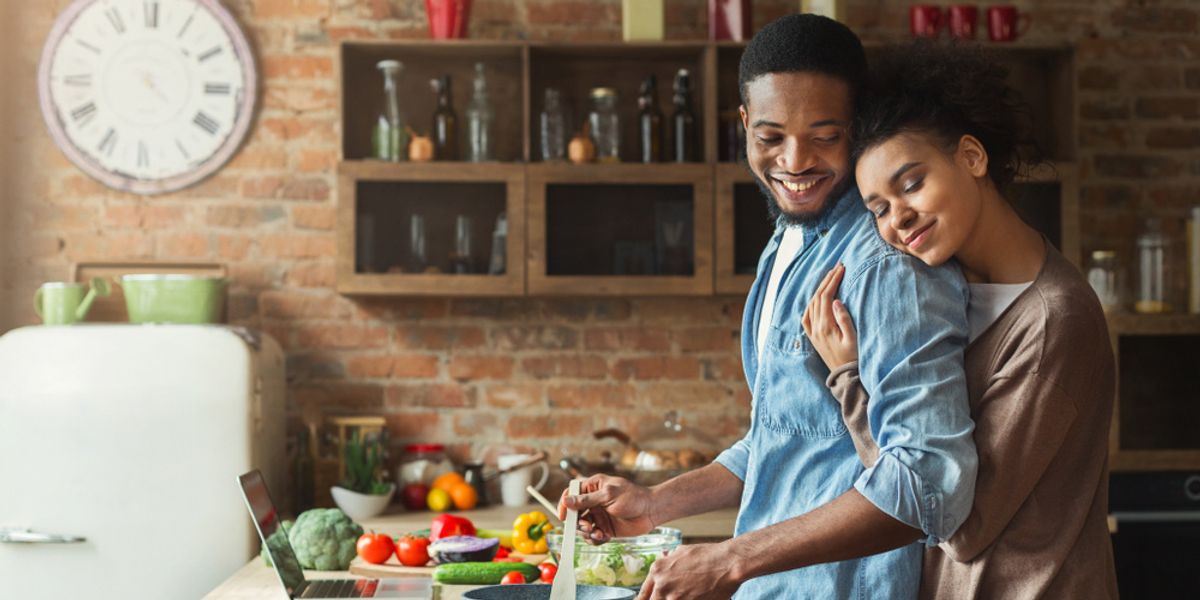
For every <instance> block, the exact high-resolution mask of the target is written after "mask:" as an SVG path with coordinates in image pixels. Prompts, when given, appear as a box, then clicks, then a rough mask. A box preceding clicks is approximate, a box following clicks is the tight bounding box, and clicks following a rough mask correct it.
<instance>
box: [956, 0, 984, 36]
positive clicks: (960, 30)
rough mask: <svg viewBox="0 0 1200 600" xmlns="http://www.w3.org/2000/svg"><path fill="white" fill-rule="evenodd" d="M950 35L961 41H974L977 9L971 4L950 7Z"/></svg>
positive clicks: (977, 17) (977, 15) (977, 16)
mask: <svg viewBox="0 0 1200 600" xmlns="http://www.w3.org/2000/svg"><path fill="white" fill-rule="evenodd" d="M948 13H949V15H950V35H952V36H954V37H956V38H958V39H961V40H973V39H975V23H976V22H977V21H978V20H979V9H978V8H976V7H975V6H974V5H972V4H956V5H954V6H951V7H950V9H949V11H948Z"/></svg>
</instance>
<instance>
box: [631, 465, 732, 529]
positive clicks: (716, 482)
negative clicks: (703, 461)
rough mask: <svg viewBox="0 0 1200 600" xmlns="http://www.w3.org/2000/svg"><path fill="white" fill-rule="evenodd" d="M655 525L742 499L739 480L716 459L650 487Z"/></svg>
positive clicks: (652, 516) (728, 506)
mask: <svg viewBox="0 0 1200 600" xmlns="http://www.w3.org/2000/svg"><path fill="white" fill-rule="evenodd" d="M650 495H651V509H650V510H651V511H652V512H651V518H650V520H651V522H653V523H654V525H655V526H658V525H662V524H663V523H669V522H671V521H674V520H675V519H682V518H684V517H690V516H692V515H700V514H704V513H706V512H709V511H713V510H717V509H721V508H734V507H737V506H738V505H739V503H741V500H742V480H741V479H738V478H737V476H736V475H734V474H733V473H730V472H729V469H726V468H725V467H723V466H721V465H720V464H718V463H712V464H710V465H708V466H706V467H703V468H700V469H696V470H695V471H689V472H687V473H684V474H683V475H680V476H678V477H674V478H672V479H670V480H668V481H664V482H663V483H660V484H658V485H656V486H654V487H653V488H650Z"/></svg>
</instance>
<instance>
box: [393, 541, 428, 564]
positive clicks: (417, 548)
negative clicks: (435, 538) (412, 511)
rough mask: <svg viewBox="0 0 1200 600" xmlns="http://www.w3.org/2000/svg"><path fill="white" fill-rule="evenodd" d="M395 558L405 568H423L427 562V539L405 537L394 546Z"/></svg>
mask: <svg viewBox="0 0 1200 600" xmlns="http://www.w3.org/2000/svg"><path fill="white" fill-rule="evenodd" d="M396 558H398V559H400V564H402V565H404V566H406V567H423V566H425V563H427V562H429V538H419V537H413V536H411V535H406V536H404V537H402V538H400V543H398V544H396Z"/></svg>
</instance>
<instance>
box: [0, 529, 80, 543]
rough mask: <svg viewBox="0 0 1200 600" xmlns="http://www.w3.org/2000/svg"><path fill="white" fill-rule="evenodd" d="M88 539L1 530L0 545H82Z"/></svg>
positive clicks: (76, 536) (29, 531)
mask: <svg viewBox="0 0 1200 600" xmlns="http://www.w3.org/2000/svg"><path fill="white" fill-rule="evenodd" d="M86 541H87V538H85V537H83V536H78V535H57V534H53V533H37V532H35V531H32V530H30V529H26V528H20V529H15V528H13V529H0V543H5V544H81V543H83V542H86Z"/></svg>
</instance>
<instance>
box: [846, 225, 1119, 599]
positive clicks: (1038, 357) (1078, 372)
mask: <svg viewBox="0 0 1200 600" xmlns="http://www.w3.org/2000/svg"><path fill="white" fill-rule="evenodd" d="M964 360H965V368H966V374H967V390H968V393H969V396H970V404H971V416H972V418H973V419H974V420H975V423H976V426H975V444H976V446H977V448H978V451H979V474H978V478H977V479H976V482H975V504H974V507H973V508H972V510H971V514H970V516H968V517H967V520H966V522H964V523H963V525H962V526H961V527H960V528H959V529H958V531H957V532H955V534H954V535H953V536H952V537H951V538H950V539H949V540H946V541H944V542H943V543H942V544H940V545H938V546H931V547H929V548H928V549H927V550H926V552H925V561H924V568H923V572H922V575H921V594H920V596H921V598H939V599H953V600H960V599H964V598H986V599H989V600H990V599H1001V598H1013V599H1017V598H1020V599H1022V600H1024V599H1032V598H1088V599H1089V600H1091V599H1105V598H1116V597H1117V582H1116V572H1115V570H1114V566H1113V555H1112V543H1111V538H1110V537H1109V532H1108V521H1107V514H1108V432H1109V424H1110V422H1111V419H1112V406H1113V397H1114V395H1115V367H1114V363H1113V355H1112V349H1111V347H1110V343H1109V338H1108V327H1107V324H1106V323H1105V320H1104V314H1103V312H1102V311H1101V308H1100V304H1099V302H1098V301H1097V300H1096V295H1095V293H1093V292H1092V290H1091V288H1090V287H1089V286H1088V284H1087V282H1086V281H1084V279H1083V277H1082V276H1081V275H1080V273H1079V271H1078V270H1077V269H1076V268H1075V267H1074V265H1072V264H1071V263H1070V262H1068V261H1067V260H1066V258H1064V257H1063V256H1062V255H1061V254H1059V253H1058V252H1057V251H1056V250H1054V249H1053V248H1052V247H1051V246H1050V245H1049V244H1047V252H1046V260H1045V263H1044V264H1043V266H1042V270H1041V272H1040V273H1039V274H1038V276H1037V279H1035V280H1034V282H1033V284H1032V285H1031V286H1029V287H1028V288H1027V289H1026V290H1025V291H1024V292H1022V293H1021V295H1020V296H1018V297H1017V298H1016V299H1015V300H1014V301H1013V303H1012V304H1011V305H1010V306H1009V307H1008V308H1007V309H1006V310H1005V311H1004V313H1003V314H1001V315H1000V317H999V318H998V319H997V320H996V321H995V322H994V323H992V325H991V326H990V327H989V328H988V329H987V330H986V331H984V332H983V334H981V335H980V336H979V337H978V338H977V339H976V340H975V341H974V342H972V343H971V345H970V346H968V347H967V351H966V356H965V359H964ZM829 385H830V388H831V389H832V391H833V395H834V397H835V398H837V399H838V401H839V402H840V403H841V404H842V415H843V418H844V419H845V421H846V424H847V426H848V428H849V429H850V434H851V437H852V438H853V440H854V445H855V448H856V449H857V450H858V454H859V457H860V458H861V459H862V460H863V463H864V464H866V465H868V466H869V465H871V464H874V462H875V460H876V457H877V456H878V452H879V449H878V447H877V446H876V445H875V441H874V439H873V438H872V435H871V429H870V424H869V423H868V419H867V410H866V409H867V403H868V396H867V393H866V391H865V390H864V389H863V387H862V385H861V384H860V383H859V380H858V373H857V370H856V365H855V364H854V363H851V364H850V365H846V366H845V367H841V368H839V369H836V370H835V371H834V372H833V373H831V374H830V376H829Z"/></svg>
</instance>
